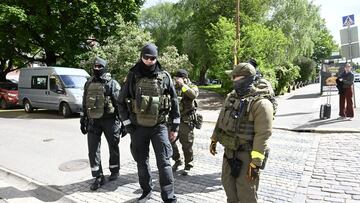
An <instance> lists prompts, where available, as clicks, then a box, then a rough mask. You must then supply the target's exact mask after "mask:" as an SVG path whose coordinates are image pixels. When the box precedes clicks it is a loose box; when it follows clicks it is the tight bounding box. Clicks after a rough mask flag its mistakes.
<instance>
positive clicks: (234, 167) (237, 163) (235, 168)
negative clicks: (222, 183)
mask: <svg viewBox="0 0 360 203" xmlns="http://www.w3.org/2000/svg"><path fill="white" fill-rule="evenodd" d="M224 158H226V160H227V161H228V163H229V166H230V170H231V172H230V174H231V176H232V177H234V178H237V177H239V175H240V171H241V166H242V161H241V160H240V159H238V158H236V157H235V152H234V156H233V158H231V159H229V158H227V157H226V155H225V154H224Z"/></svg>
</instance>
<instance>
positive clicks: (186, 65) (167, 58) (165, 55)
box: [159, 46, 192, 74]
mask: <svg viewBox="0 0 360 203" xmlns="http://www.w3.org/2000/svg"><path fill="white" fill-rule="evenodd" d="M160 51H161V52H160V53H161V54H160V57H159V61H160V63H161V66H162V67H163V68H164V69H165V70H166V71H168V72H169V73H172V74H174V73H175V72H176V71H177V70H178V69H185V70H187V71H188V72H190V70H191V68H192V64H191V63H190V61H189V59H188V56H187V55H185V54H181V55H180V54H179V53H178V50H177V48H176V47H175V46H168V47H165V49H163V50H160Z"/></svg>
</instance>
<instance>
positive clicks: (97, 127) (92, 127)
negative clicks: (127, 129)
mask: <svg viewBox="0 0 360 203" xmlns="http://www.w3.org/2000/svg"><path fill="white" fill-rule="evenodd" d="M120 127H121V124H120V120H119V119H117V118H115V117H106V118H99V119H90V120H89V127H88V128H89V129H88V137H87V138H88V139H87V140H88V149H89V161H90V167H91V174H92V176H93V177H98V176H100V175H103V170H102V166H101V155H100V151H101V150H100V149H101V135H102V133H104V134H105V137H106V140H107V143H108V146H109V153H110V160H109V169H110V172H112V173H113V172H115V173H116V172H119V169H120V157H119V140H120Z"/></svg>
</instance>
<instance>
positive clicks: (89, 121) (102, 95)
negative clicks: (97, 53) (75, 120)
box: [80, 57, 121, 190]
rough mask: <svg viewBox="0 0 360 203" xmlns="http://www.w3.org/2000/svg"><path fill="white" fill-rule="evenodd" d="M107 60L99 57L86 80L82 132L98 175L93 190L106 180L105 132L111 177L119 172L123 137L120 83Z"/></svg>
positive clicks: (91, 164) (81, 121)
mask: <svg viewBox="0 0 360 203" xmlns="http://www.w3.org/2000/svg"><path fill="white" fill-rule="evenodd" d="M106 64H107V62H106V61H105V60H104V59H102V58H99V57H97V58H96V59H95V62H94V67H93V76H92V77H91V78H90V79H89V80H88V81H87V82H86V83H85V87H84V95H83V112H82V113H81V118H80V124H81V127H80V128H81V132H82V133H83V134H87V140H88V148H89V161H90V167H91V173H92V176H93V177H95V180H94V182H93V184H92V185H91V186H90V189H91V190H97V189H98V188H99V187H101V185H103V184H105V177H104V174H103V170H102V165H101V156H100V148H101V147H100V146H101V145H100V144H101V135H102V133H104V134H105V137H106V140H107V143H108V146H109V153H110V160H109V169H110V172H111V175H110V176H109V180H110V181H112V180H115V179H117V178H118V176H119V169H120V158H119V138H120V128H121V123H120V118H119V108H118V101H117V100H118V98H119V93H120V85H119V83H118V82H117V81H116V80H113V79H112V78H111V75H110V73H108V72H107V69H106Z"/></svg>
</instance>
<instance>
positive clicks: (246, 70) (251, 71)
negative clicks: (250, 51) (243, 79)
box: [226, 63, 256, 76]
mask: <svg viewBox="0 0 360 203" xmlns="http://www.w3.org/2000/svg"><path fill="white" fill-rule="evenodd" d="M226 73H227V74H230V75H231V76H251V75H256V70H255V68H254V66H253V65H251V64H250V63H239V64H238V65H237V66H235V68H234V69H233V70H227V71H226Z"/></svg>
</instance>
